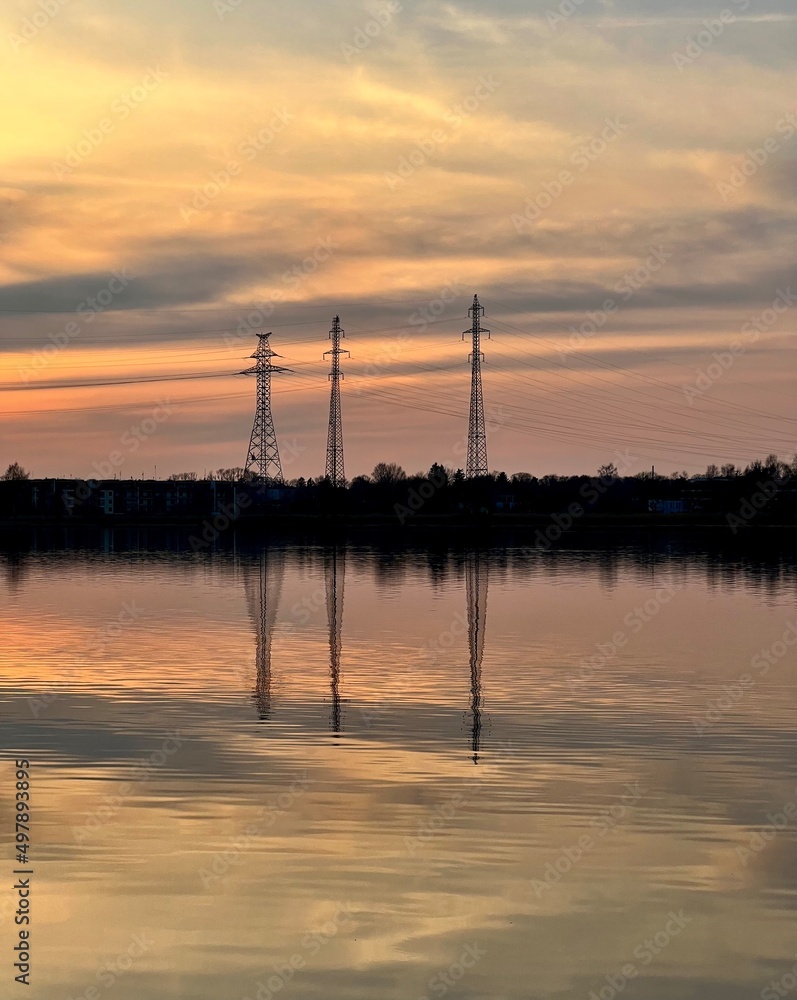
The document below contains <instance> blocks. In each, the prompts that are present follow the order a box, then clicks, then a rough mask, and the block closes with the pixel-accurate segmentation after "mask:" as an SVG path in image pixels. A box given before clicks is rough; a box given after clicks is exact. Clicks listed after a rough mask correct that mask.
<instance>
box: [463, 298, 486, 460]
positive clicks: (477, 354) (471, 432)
mask: <svg viewBox="0 0 797 1000" xmlns="http://www.w3.org/2000/svg"><path fill="white" fill-rule="evenodd" d="M468 315H469V316H472V317H473V323H472V326H471V328H470V330H466V331H465V332H464V333H463V334H462V339H463V340H464V339H465V337H468V336H469V337H471V338H472V339H473V346H472V350H471V355H470V357H469V358H468V361H469V362H470V364H471V382H470V421H469V423H468V461H467V465H466V468H465V475H466V477H467V478H468V479H475V478H476V477H478V476H486V475H487V473H488V470H487V430H486V428H485V424H484V397H483V396H482V361H484V355H483V354H482V350H481V338H482V334H486V335H487V338H488V339H489V337H490V331H489V330H485V329H484V328H483V327H482V325H481V318H482V316H483V315H484V306H480V305H479V296H478V295H474V296H473V305H472V306H471V308H470V309H469V310H468Z"/></svg>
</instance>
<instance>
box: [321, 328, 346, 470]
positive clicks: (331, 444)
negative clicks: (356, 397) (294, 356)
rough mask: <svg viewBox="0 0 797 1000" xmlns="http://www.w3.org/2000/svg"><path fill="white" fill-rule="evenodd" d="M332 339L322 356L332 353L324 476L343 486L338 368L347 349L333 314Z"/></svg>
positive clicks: (339, 375) (339, 372)
mask: <svg viewBox="0 0 797 1000" xmlns="http://www.w3.org/2000/svg"><path fill="white" fill-rule="evenodd" d="M329 336H330V339H331V340H332V348H331V349H330V350H329V351H324V357H326V356H327V355H328V354H331V355H332V371H331V372H330V373H329V379H330V381H331V382H332V391H331V393H330V398H329V433H328V435H327V466H326V477H327V479H328V480H329V481H330V483H332V485H333V486H345V485H346V475H345V472H344V468H343V423H342V421H341V414H340V380H341V379H342V378H343V373H342V372H341V370H340V359H341V356H342V355H343V354H348V353H349V352H348V351H345V350H342V349H341V346H340V340H341V337H345V336H346V334H345V332H344V331H343V330H341V328H340V316H335V318H334V319H333V321H332V329H331V330H330V331H329Z"/></svg>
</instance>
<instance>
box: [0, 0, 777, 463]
mask: <svg viewBox="0 0 797 1000" xmlns="http://www.w3.org/2000/svg"><path fill="white" fill-rule="evenodd" d="M569 12H572V13H569ZM796 29H797V13H795V12H794V4H793V2H790V0H756V2H751V0H728V2H727V4H725V5H723V4H722V2H721V0H690V2H688V3H672V2H669V0H582V2H581V3H579V2H578V0H562V2H561V3H559V4H557V3H556V2H554V0H525V2H521V0H493V2H491V3H487V2H486V0H463V2H457V3H447V2H433V0H428V2H410V0H401V2H400V3H398V2H394V3H389V2H385V0H374V2H370V0H366V2H358V3H355V2H341V0H323V2H322V0H303V2H301V3H296V4H285V3H269V2H265V0H190V2H189V0H169V2H168V3H163V2H155V0H136V2H132V0H105V2H102V3H100V2H99V0H40V2H33V0H10V2H9V3H8V4H6V5H4V7H3V11H2V14H0V35H1V36H2V38H0V44H1V45H2V47H3V50H4V51H3V59H2V62H0V80H1V81H2V91H1V93H2V112H0V113H1V114H2V120H3V142H2V145H1V146H0V164H2V169H1V170H0V206H1V207H2V208H1V210H2V229H0V232H1V233H2V237H1V242H0V349H2V360H0V366H2V372H1V373H0V396H1V398H0V465H2V466H3V468H5V466H6V465H7V464H8V463H9V462H11V461H14V460H17V461H20V462H21V463H22V464H23V465H24V466H25V467H27V468H28V469H30V470H31V471H32V472H33V473H34V475H36V476H56V475H79V476H90V475H92V473H93V472H94V471H95V470H96V467H97V464H102V463H104V462H106V461H107V459H108V456H109V455H110V454H111V453H112V452H113V451H121V452H122V454H123V458H124V461H123V462H122V463H121V464H120V466H119V468H118V469H117V472H118V473H120V474H121V475H122V476H123V477H140V476H142V475H147V476H151V475H152V474H153V471H154V470H155V468H157V474H158V476H159V477H164V476H166V475H168V474H169V473H173V472H181V471H188V470H193V471H197V472H199V474H200V475H201V474H202V473H203V471H204V470H211V469H216V468H218V467H221V466H234V465H243V464H244V461H245V457H246V449H247V444H248V440H249V433H250V430H251V423H252V415H253V407H254V388H255V386H254V381H253V380H251V379H246V378H243V377H240V378H236V377H233V374H232V373H235V372H238V371H240V370H241V369H243V368H245V367H248V365H249V364H250V362H249V360H248V356H249V355H250V354H251V353H252V351H253V350H254V347H255V341H256V337H255V333H256V332H258V331H265V332H267V331H269V330H270V331H273V337H272V347H273V349H274V350H276V351H277V352H278V353H279V354H281V355H282V356H283V359H282V363H283V364H284V365H286V366H288V367H290V368H291V369H293V374H286V375H282V376H280V377H279V378H278V379H275V386H274V419H275V423H276V428H277V433H278V437H279V441H280V447H281V451H282V457H283V467H284V471H285V475H286V477H287V478H294V477H297V476H317V475H320V474H322V473H323V469H324V457H325V447H326V429H327V427H326V425H327V417H328V407H329V384H328V380H327V377H326V373H327V372H328V370H329V365H328V362H325V361H323V360H322V354H323V352H324V351H326V350H327V349H328V348H329V343H328V342H327V337H328V331H329V328H330V326H331V322H332V317H333V316H334V315H335V314H336V313H339V314H340V317H341V322H342V325H343V327H344V329H345V330H346V343H345V344H344V346H345V347H348V349H349V350H350V351H351V355H352V356H351V359H349V360H346V361H345V362H344V366H343V367H344V371H345V373H346V381H345V383H344V386H343V425H344V437H345V446H346V473H347V475H348V476H349V477H352V476H354V475H357V474H360V473H366V472H370V471H371V469H372V468H373V466H374V464H375V463H376V462H378V461H381V460H386V461H397V462H400V463H401V464H402V465H403V466H404V467H405V468H406V470H407V471H408V472H415V471H417V470H420V469H428V468H429V466H430V465H431V463H432V462H442V463H443V464H445V465H448V466H452V467H455V468H456V467H458V466H463V465H464V461H465V459H464V454H465V448H464V441H465V438H466V435H467V415H468V393H469V388H470V384H469V383H470V380H469V368H468V363H467V359H468V352H469V345H468V344H463V343H462V342H461V334H462V331H463V330H465V329H466V328H467V327H468V326H469V320H468V316H467V313H468V308H469V306H470V304H471V302H472V299H473V295H474V293H478V295H479V297H480V300H481V302H482V304H483V305H484V307H485V309H486V317H485V325H486V326H487V327H489V328H490V329H491V331H492V339H491V341H488V342H486V343H485V344H484V352H485V356H486V364H485V368H484V393H485V402H486V409H487V418H488V425H489V428H490V436H489V441H488V454H489V464H490V467H491V468H492V469H496V470H497V469H505V470H506V471H507V472H510V473H512V472H519V471H528V472H532V473H534V474H536V475H543V474H545V473H550V472H557V473H570V472H585V473H592V472H594V471H595V469H596V468H597V467H598V466H599V465H601V464H603V463H604V462H607V461H615V463H616V464H618V465H621V468H622V471H627V472H628V473H629V474H633V473H635V472H638V471H642V470H643V469H648V468H649V467H650V466H651V464H655V465H656V468H657V471H661V472H665V473H669V472H671V471H673V470H681V469H686V470H687V471H688V472H690V473H694V472H699V471H702V470H703V469H705V466H706V464H707V463H708V462H712V461H716V462H718V463H722V462H736V463H742V464H745V463H747V462H748V461H750V460H751V459H753V458H756V457H763V456H765V455H766V454H767V453H769V452H772V451H774V452H777V453H778V454H780V456H781V457H782V458H791V457H792V456H793V455H794V453H795V451H797V408H796V407H795V402H794V400H795V393H794V372H795V364H794V363H795V353H794V352H795V340H794V325H795V316H796V315H797V311H796V310H795V308H794V307H795V306H796V305H797V275H795V274H794V259H795V255H794V249H795V241H794V234H795V223H797V172H795V164H797V98H795V94H796V93H797V86H795V85H796V84H797V44H795V43H796V42H797V30H796ZM201 375H205V376H207V375H212V376H217V377H212V378H210V377H205V378H198V377H197V376H201ZM171 376H181V378H180V379H179V380H169V379H170V377H171ZM188 376H193V377H188ZM143 379H157V380H158V381H154V382H142V381H141V380H143ZM113 383H122V384H113ZM159 407H160V409H159V410H158V413H159V418H161V419H159V421H158V426H157V429H156V431H155V433H153V434H151V435H149V436H147V435H142V434H140V433H137V432H136V431H135V430H134V429H135V428H136V427H138V426H140V425H141V423H142V420H145V419H146V418H148V417H150V416H151V415H152V413H153V411H155V410H156V408H159ZM167 411H168V412H167ZM150 426H151V424H150ZM618 456H623V458H619V457H618ZM624 461H625V467H624V468H623V462H624Z"/></svg>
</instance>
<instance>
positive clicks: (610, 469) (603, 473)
mask: <svg viewBox="0 0 797 1000" xmlns="http://www.w3.org/2000/svg"><path fill="white" fill-rule="evenodd" d="M618 474H619V473H618V472H617V466H616V465H615V464H614V462H609V463H608V464H607V465H602V466H601V467H600V468H599V469H598V479H617V476H618Z"/></svg>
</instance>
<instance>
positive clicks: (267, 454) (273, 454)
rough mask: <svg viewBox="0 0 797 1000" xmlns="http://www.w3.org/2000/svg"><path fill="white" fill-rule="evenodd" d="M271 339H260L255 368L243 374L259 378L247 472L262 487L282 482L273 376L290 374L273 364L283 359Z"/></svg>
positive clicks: (263, 334) (255, 355)
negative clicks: (273, 346)
mask: <svg viewBox="0 0 797 1000" xmlns="http://www.w3.org/2000/svg"><path fill="white" fill-rule="evenodd" d="M270 336H271V334H270V333H259V334H258V335H257V337H258V342H257V350H256V351H255V353H254V354H251V355H250V357H252V358H254V359H255V364H254V365H252V367H251V368H247V369H246V370H245V371H242V372H241V373H240V374H241V375H256V376H257V403H256V405H255V421H254V423H253V424H252V437H251V438H250V440H249V453H248V455H247V459H246V471H247V472H251V473H253V474H254V476H255V478H256V479H257V480H258V481H259V482H261V483H263V484H271V483H282V482H283V478H282V463H281V462H280V453H279V448H278V447H277V434H276V431H275V430H274V419H273V417H272V416H271V376H272V374H273V373H274V372H289V371H290V368H281V367H280V366H279V365H274V364H272V362H271V359H272V358H278V357H280V355H279V354H276V353H275V352H274V351H272V350H271V345H270V344H269V342H268V338H269V337H270Z"/></svg>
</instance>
